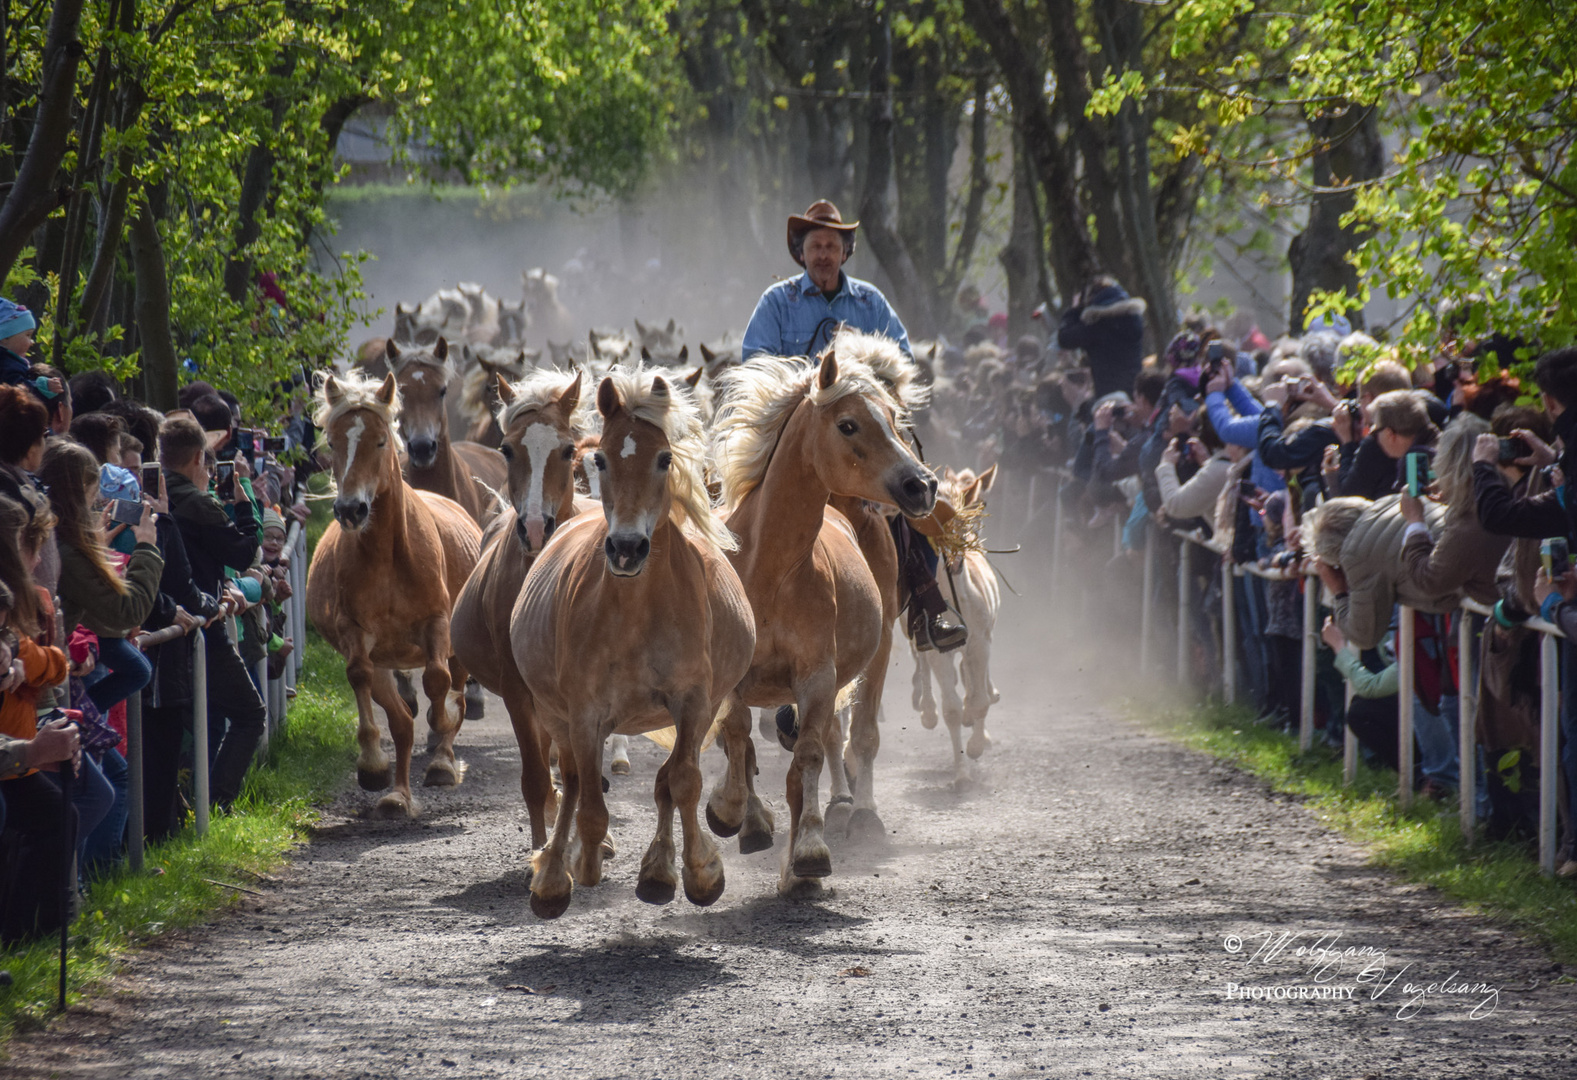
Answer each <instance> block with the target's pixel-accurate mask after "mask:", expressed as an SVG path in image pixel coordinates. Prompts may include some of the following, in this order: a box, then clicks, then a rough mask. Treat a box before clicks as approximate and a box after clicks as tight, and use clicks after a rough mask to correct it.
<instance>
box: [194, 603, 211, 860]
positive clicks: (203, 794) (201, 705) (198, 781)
mask: <svg viewBox="0 0 1577 1080" xmlns="http://www.w3.org/2000/svg"><path fill="white" fill-rule="evenodd" d="M193 633H194V635H195V638H196V641H195V645H196V648H195V650H194V651H193V653H192V802H193V803H195V804H196V805H195V806H194V807H193V809H194V811H195V812H196V814H197V835H198V836H204V835H207V833H208V642H207V639H206V638H205V637H204V635H203V632H202V630H201V629H198V630H196V631H193Z"/></svg>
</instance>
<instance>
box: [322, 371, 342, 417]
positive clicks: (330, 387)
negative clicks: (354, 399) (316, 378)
mask: <svg viewBox="0 0 1577 1080" xmlns="http://www.w3.org/2000/svg"><path fill="white" fill-rule="evenodd" d="M323 400H324V401H327V402H328V403H329V408H331V409H332V408H334V406H336V405H338V404H339V403H340V402H341V401H344V400H345V390H344V388H343V387H341V386H340V384H339V380H337V379H335V378H334V376H332V375H329V376H326V377H325V378H324V380H323Z"/></svg>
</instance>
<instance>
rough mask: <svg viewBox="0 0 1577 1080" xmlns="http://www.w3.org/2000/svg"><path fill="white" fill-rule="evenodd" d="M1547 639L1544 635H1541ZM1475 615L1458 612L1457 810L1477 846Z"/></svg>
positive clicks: (1466, 836) (1467, 839) (1465, 834)
mask: <svg viewBox="0 0 1577 1080" xmlns="http://www.w3.org/2000/svg"><path fill="white" fill-rule="evenodd" d="M1541 636H1543V635H1541ZM1473 659H1474V656H1473V613H1472V612H1470V611H1467V610H1466V609H1459V610H1458V611H1457V702H1458V704H1457V760H1458V762H1459V767H1458V772H1459V776H1458V779H1457V809H1458V811H1459V812H1460V815H1461V821H1462V843H1463V844H1465V845H1466V846H1468V847H1470V848H1471V847H1472V846H1473V827H1474V826H1475V825H1476V824H1477V823H1478V813H1477V803H1478V767H1477V766H1478V740H1477V738H1476V737H1475V736H1476V734H1477V729H1478V673H1477V672H1476V671H1475V670H1474V668H1475V665H1474V663H1473Z"/></svg>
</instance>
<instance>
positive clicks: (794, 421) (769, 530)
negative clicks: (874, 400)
mask: <svg viewBox="0 0 1577 1080" xmlns="http://www.w3.org/2000/svg"><path fill="white" fill-rule="evenodd" d="M811 420H812V407H811V405H810V404H809V403H808V402H803V401H802V402H801V403H800V404H799V405H797V406H795V408H794V412H793V414H792V415H791V416H790V417H789V420H788V423H787V424H785V425H784V427H783V434H782V436H781V437H779V439H778V444H777V446H776V447H775V448H774V449H773V451H772V458H771V460H770V461H769V462H768V463H767V470H766V475H764V476H763V477H762V478H761V483H760V485H758V486H757V487H756V488H755V489H754V490H753V491H751V492H750V493H749V494H747V495H746V496H745V498H744V499H743V500H742V501H741V503H740V507H739V510H738V511H737V512H736V513H735V514H734V515H733V517H732V518H731V520H730V521H729V527H730V528H732V529H733V530H734V532H735V533H736V534H738V535H739V537H740V548H741V550H742V551H745V552H747V553H748V554H749V556H750V559H751V561H752V562H753V563H754V564H755V565H757V566H762V565H782V566H785V567H786V566H790V565H792V564H794V563H796V562H798V561H799V560H800V559H802V558H803V557H804V556H805V554H806V553H807V552H809V551H810V549H811V547H812V546H813V545H814V544H815V543H816V537H817V536H818V535H820V533H821V523H822V520H823V518H824V517H825V515H826V509H827V500H828V498H830V497H831V495H832V492H831V491H830V490H829V489H828V488H827V485H826V484H824V483H822V481H821V478H820V477H819V476H817V475H816V468H815V466H814V465H813V464H812V463H811V462H810V461H809V460H807V458H806V455H805V444H806V443H807V442H808V441H809V433H810V429H811Z"/></svg>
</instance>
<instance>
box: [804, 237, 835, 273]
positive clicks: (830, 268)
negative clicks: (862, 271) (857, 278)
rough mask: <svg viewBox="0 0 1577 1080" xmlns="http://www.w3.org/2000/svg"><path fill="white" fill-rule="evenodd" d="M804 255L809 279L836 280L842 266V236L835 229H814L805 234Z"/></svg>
mask: <svg viewBox="0 0 1577 1080" xmlns="http://www.w3.org/2000/svg"><path fill="white" fill-rule="evenodd" d="M804 257H805V269H806V270H808V271H810V276H811V280H813V281H816V282H818V283H819V282H822V281H828V280H836V279H837V277H838V271H839V270H840V269H842V267H843V236H842V235H841V234H840V233H839V232H838V231H837V230H835V229H816V230H814V231H812V232H810V233H808V234H806V236H805V247H804Z"/></svg>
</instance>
